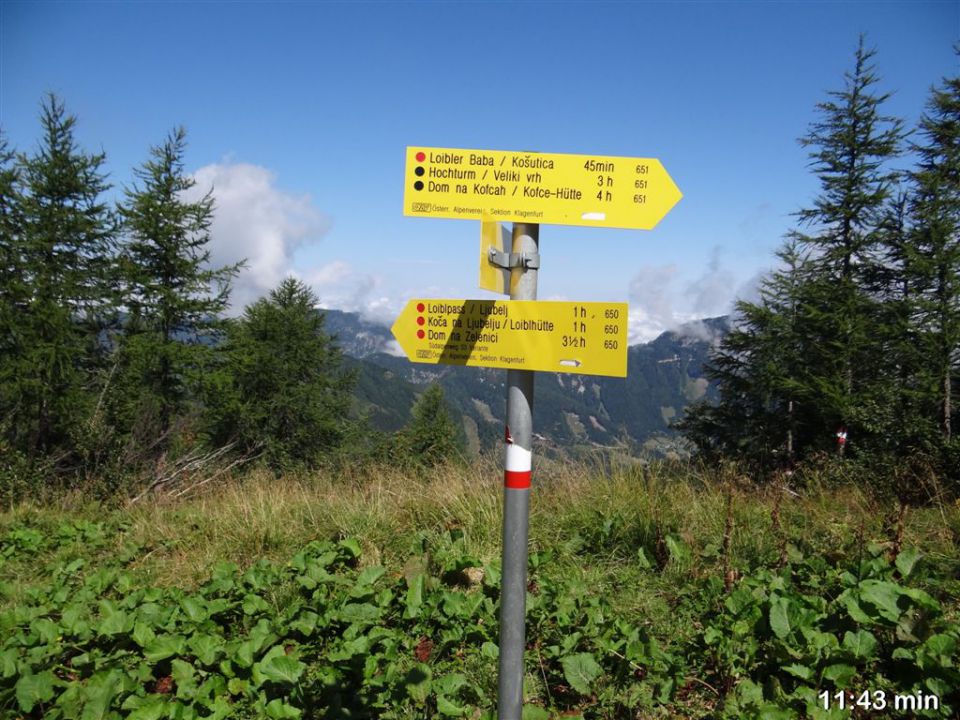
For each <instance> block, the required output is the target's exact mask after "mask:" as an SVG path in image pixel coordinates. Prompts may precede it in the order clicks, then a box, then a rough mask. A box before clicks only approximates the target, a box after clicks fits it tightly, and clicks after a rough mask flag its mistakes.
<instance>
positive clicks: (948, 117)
mask: <svg viewBox="0 0 960 720" xmlns="http://www.w3.org/2000/svg"><path fill="white" fill-rule="evenodd" d="M920 134H921V137H922V139H923V141H922V142H921V143H919V144H914V145H913V149H914V150H915V152H916V153H917V154H918V155H919V158H920V161H919V164H918V167H917V169H916V170H915V171H914V172H913V173H911V177H910V179H911V181H912V187H913V192H912V194H911V198H910V205H909V214H910V219H911V222H912V227H911V232H910V243H909V249H910V258H909V259H910V263H909V266H908V271H909V274H908V277H909V281H910V282H911V283H912V284H913V286H914V288H915V292H914V294H913V300H914V302H913V304H912V307H913V310H914V320H915V322H916V323H917V325H918V327H919V328H920V333H919V339H920V345H919V347H920V349H921V352H922V353H923V356H924V357H925V358H926V360H927V363H926V365H927V368H928V369H929V371H930V373H931V375H932V376H933V378H934V386H935V389H934V390H933V392H932V396H933V397H932V399H933V402H932V403H931V404H932V405H933V406H934V407H935V408H936V409H935V410H934V413H933V414H934V416H935V419H936V424H937V427H938V429H939V432H940V435H941V437H942V439H943V441H944V442H950V441H951V440H952V439H953V437H954V436H955V428H954V425H953V418H954V416H955V414H956V408H955V400H954V398H955V386H956V384H957V382H958V380H960V77H953V78H949V79H946V80H944V82H943V85H942V86H941V87H940V88H935V89H934V90H933V92H932V94H931V98H930V100H929V102H928V104H927V112H926V113H924V115H923V117H922V118H921V121H920Z"/></svg>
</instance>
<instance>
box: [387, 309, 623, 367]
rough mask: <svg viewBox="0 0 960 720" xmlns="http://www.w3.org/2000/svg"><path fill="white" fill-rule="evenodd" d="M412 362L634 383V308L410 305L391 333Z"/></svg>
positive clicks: (404, 310)
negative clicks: (630, 373) (630, 371)
mask: <svg viewBox="0 0 960 720" xmlns="http://www.w3.org/2000/svg"><path fill="white" fill-rule="evenodd" d="M391 330H392V331H393V336H394V337H395V338H396V339H397V342H399V343H400V347H402V348H403V351H404V353H406V355H407V357H408V358H409V359H410V360H412V361H413V362H421V363H432V364H437V363H440V364H444V365H469V366H474V367H490V368H512V369H517V370H542V371H547V372H550V371H552V372H573V373H579V374H582V375H608V376H612V377H626V375H627V304H626V303H602V302H543V301H536V300H528V301H527V300H525V301H521V300H433V299H426V298H424V299H418V300H410V301H409V302H408V303H407V305H406V307H405V308H404V309H403V312H401V313H400V317H398V318H397V321H396V322H395V323H394V324H393V327H392V328H391Z"/></svg>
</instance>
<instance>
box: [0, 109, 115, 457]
mask: <svg viewBox="0 0 960 720" xmlns="http://www.w3.org/2000/svg"><path fill="white" fill-rule="evenodd" d="M40 121H41V128H42V131H43V136H42V138H41V140H40V146H39V149H38V151H37V152H36V153H35V154H34V155H32V156H30V157H27V156H23V155H21V156H19V159H18V165H19V169H20V172H21V174H20V178H19V180H20V186H21V189H20V192H19V193H18V197H17V200H16V205H19V208H20V214H19V215H17V216H14V215H8V216H7V219H8V221H9V220H13V221H14V224H13V225H12V226H8V227H5V228H4V242H5V244H7V245H8V246H7V248H6V250H5V252H4V257H3V262H4V263H5V264H6V268H5V272H6V273H10V272H12V273H13V274H14V275H15V276H16V277H18V278H19V281H17V282H16V283H15V284H13V285H11V286H9V287H8V289H9V288H14V290H13V292H14V294H15V296H16V299H15V301H14V302H15V305H16V309H15V312H12V314H9V315H6V316H5V317H4V318H3V322H4V327H3V328H0V334H2V335H4V336H6V337H7V341H6V345H5V353H4V356H3V367H2V369H0V385H2V386H3V391H2V392H3V403H4V405H5V406H6V407H5V408H4V414H8V415H9V416H10V418H11V422H10V423H9V425H8V428H7V433H8V439H9V440H10V441H11V443H12V444H13V445H14V446H16V447H19V448H20V449H21V450H23V451H25V452H27V453H31V454H34V455H37V454H43V453H51V452H54V451H56V452H57V453H58V454H60V455H61V456H68V455H69V454H70V452H71V448H70V445H71V442H70V434H71V432H72V430H74V429H75V428H76V427H77V424H78V423H80V422H82V421H83V418H84V417H85V416H86V415H87V414H88V413H89V410H90V407H89V405H90V399H91V398H92V397H93V394H94V390H95V388H94V387H93V385H94V383H95V378H96V371H97V369H98V367H99V366H100V364H101V363H102V362H103V357H104V355H105V354H106V347H105V343H103V342H102V339H101V332H102V331H103V329H104V327H105V326H106V324H107V323H108V322H109V316H110V314H111V312H112V309H113V307H114V305H115V293H114V285H115V275H114V272H115V233H116V223H115V219H114V216H113V214H112V213H111V211H110V209H109V208H108V206H107V205H106V204H105V203H104V202H103V201H102V199H101V195H102V194H103V193H104V191H105V190H107V189H108V187H109V185H108V184H107V183H106V179H105V175H104V174H103V173H102V172H101V167H102V165H103V162H104V159H105V156H104V155H103V154H102V153H101V154H96V155H90V154H87V153H84V152H82V151H81V150H80V149H79V148H78V147H77V143H76V141H75V139H74V126H75V124H76V118H75V117H73V116H71V115H68V114H67V113H66V111H65V109H64V105H63V103H62V102H61V101H60V100H59V99H58V98H56V97H55V96H53V95H50V96H48V97H47V98H46V100H45V101H44V102H43V103H42V107H41V116H40ZM8 179H9V176H8ZM7 191H9V186H8V189H7ZM10 227H13V228H14V230H13V232H14V234H13V235H12V236H10V235H7V232H9V231H10ZM8 309H9V308H8Z"/></svg>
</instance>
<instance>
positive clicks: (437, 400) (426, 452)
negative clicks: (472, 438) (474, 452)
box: [396, 383, 464, 467]
mask: <svg viewBox="0 0 960 720" xmlns="http://www.w3.org/2000/svg"><path fill="white" fill-rule="evenodd" d="M411 415H412V417H411V420H410V422H409V424H408V425H407V426H406V427H405V428H403V430H401V431H400V432H399V433H398V435H397V439H396V447H397V453H398V460H399V461H400V462H403V463H407V464H410V465H413V466H419V467H432V466H434V465H438V464H440V463H442V462H446V461H451V460H457V459H459V458H462V457H463V449H464V439H463V430H462V429H461V428H460V427H459V426H458V425H457V424H456V423H455V422H454V421H453V419H452V418H451V417H450V411H449V410H448V409H447V404H446V401H445V400H444V396H443V388H441V387H440V386H439V385H438V384H436V383H434V384H433V385H431V386H430V387H428V388H427V389H426V391H424V393H423V395H421V396H420V397H419V398H417V401H416V403H415V404H414V406H413V409H412V410H411Z"/></svg>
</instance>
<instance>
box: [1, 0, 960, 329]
mask: <svg viewBox="0 0 960 720" xmlns="http://www.w3.org/2000/svg"><path fill="white" fill-rule="evenodd" d="M860 33H865V34H866V38H867V44H868V45H869V46H872V47H875V48H876V49H877V56H876V58H875V62H876V65H877V68H878V71H879V74H880V76H881V78H882V81H881V84H880V89H881V90H889V91H893V92H894V96H893V97H892V98H891V100H890V101H889V103H888V104H887V105H886V109H887V111H888V112H889V113H891V114H895V115H898V116H901V117H903V118H904V120H905V121H906V122H907V124H908V125H909V126H913V125H914V124H915V123H916V121H917V119H918V118H919V116H920V113H921V112H922V111H923V106H924V103H925V102H926V100H927V97H928V94H929V90H930V88H931V86H933V85H935V84H938V83H939V82H940V80H941V78H943V77H944V76H947V75H955V74H956V73H957V72H958V63H957V58H956V56H955V55H954V53H953V50H952V46H953V45H954V43H957V42H958V41H960V3H958V2H957V1H956V0H951V1H950V2H923V1H917V0H914V1H911V2H655V3H654V2H591V3H580V2H563V3H560V2H516V3H510V2H482V3H481V2H476V3H464V2H447V3H441V2H409V3H401V2H350V3H328V2H272V3H268V2H198V3H188V2H81V1H75V2H39V1H32V2H12V1H7V0H4V1H3V2H2V3H0V126H2V128H3V131H4V132H5V133H6V134H7V135H8V137H9V139H10V142H11V143H12V144H13V145H14V146H15V147H16V148H17V149H19V150H22V151H26V152H32V151H33V150H34V149H35V148H36V142H37V137H38V122H37V116H38V110H39V103H40V100H41V98H42V97H43V95H44V93H46V92H48V91H52V92H55V93H56V94H58V95H59V96H60V97H61V98H62V99H63V100H64V101H65V103H66V105H67V108H68V110H69V111H70V112H72V113H74V114H76V115H77V116H78V127H77V136H78V139H79V141H80V144H81V145H82V146H83V147H84V148H85V149H87V150H90V151H98V150H101V149H102V150H104V151H105V152H106V153H107V170H108V171H109V173H110V179H111V181H112V182H113V183H114V185H115V187H116V188H117V190H116V191H115V192H116V194H117V196H118V197H119V189H120V188H122V187H123V186H124V185H128V184H129V183H130V182H131V178H132V172H131V171H132V169H133V168H134V167H135V166H137V165H139V164H140V163H142V162H143V161H144V159H145V158H146V157H147V153H148V148H149V146H151V145H154V144H157V143H160V142H161V141H162V140H163V138H164V136H165V135H166V133H167V132H168V131H169V130H170V129H171V128H173V127H174V126H176V125H183V126H185V127H186V129H187V133H188V141H189V143H190V145H189V149H188V154H187V157H186V164H187V168H188V169H189V170H190V171H191V172H193V173H196V177H197V179H198V181H199V183H200V187H201V188H202V189H203V190H206V189H209V188H210V187H211V186H212V187H213V188H214V195H215V197H216V200H217V205H218V211H217V219H216V223H215V226H214V240H213V247H214V257H215V259H216V260H217V261H218V262H228V261H232V260H235V259H238V258H241V257H246V258H247V259H248V262H249V264H250V269H249V270H248V271H246V272H245V274H244V275H243V276H242V277H241V278H239V279H238V281H237V285H236V290H235V299H236V305H237V307H238V308H239V307H242V305H243V303H245V302H249V301H251V300H253V299H254V298H256V297H257V296H259V295H261V294H263V293H265V292H266V291H267V290H269V289H270V288H271V287H273V286H275V285H276V283H277V282H279V280H280V279H282V277H284V276H285V275H287V274H294V275H296V276H298V277H301V278H303V279H304V280H305V281H307V282H309V283H310V284H311V285H312V286H313V287H314V289H315V291H316V292H317V294H318V295H319V297H320V299H321V303H322V304H324V305H325V306H328V307H340V308H344V309H348V310H357V311H361V312H363V313H365V314H366V315H367V316H368V317H371V318H375V319H379V320H381V321H383V322H386V323H389V322H390V321H391V320H392V319H393V318H394V317H395V316H396V315H397V314H398V313H399V310H400V308H401V307H402V306H403V304H404V303H405V302H406V300H407V299H409V298H413V297H421V296H426V297H451V298H456V297H461V298H463V297H489V295H488V294H487V293H485V292H484V291H481V290H479V289H478V288H477V271H478V270H477V259H476V258H477V254H478V243H479V233H480V228H479V223H477V222H473V221H464V220H441V219H426V218H408V217H404V215H403V212H402V197H403V182H404V167H403V165H404V152H405V148H406V146H407V145H423V146H432V147H452V148H477V149H491V150H539V151H542V152H557V153H584V154H597V155H622V156H635V157H656V158H659V159H660V160H661V161H662V162H663V164H664V166H665V167H666V169H667V171H668V172H669V173H670V174H671V176H672V177H673V179H674V181H675V182H676V183H677V185H678V186H679V187H680V189H681V191H682V192H683V194H684V197H683V199H682V200H681V201H680V203H679V204H678V205H677V206H676V207H675V208H674V209H673V210H672V212H671V213H670V214H668V215H667V217H666V218H665V219H664V220H663V221H662V222H661V223H660V224H659V225H658V226H657V227H656V228H655V229H654V230H652V231H637V230H611V229H594V228H585V227H562V226H555V225H544V226H542V227H541V231H540V234H541V256H542V265H541V272H540V279H539V296H540V298H541V299H569V300H606V301H627V302H629V303H630V307H631V336H632V338H633V339H634V340H640V339H649V338H650V337H652V336H654V335H655V334H656V333H657V332H658V331H660V330H662V329H664V328H667V327H670V326H671V325H673V324H674V323H676V322H678V321H681V320H685V319H689V318H693V317H702V316H709V315H717V314H722V313H724V312H728V311H729V309H730V306H731V303H732V301H733V299H734V297H736V296H737V295H738V294H739V295H749V294H750V292H751V288H752V287H753V286H755V283H756V279H757V277H758V276H759V275H760V274H761V273H763V272H765V271H766V270H767V269H769V268H770V267H771V265H772V264H773V262H774V256H773V253H774V251H775V250H776V248H777V247H778V246H779V245H780V243H781V240H782V238H783V235H784V233H785V232H786V231H787V230H789V229H790V228H791V227H793V226H794V220H793V218H792V217H791V213H793V212H794V211H796V210H797V209H799V208H800V207H803V206H805V205H808V204H809V203H810V201H811V199H812V198H813V196H814V195H815V193H816V192H817V183H816V179H815V178H814V177H813V176H812V175H811V174H810V172H809V169H808V159H807V156H806V151H805V150H804V149H803V148H801V147H800V146H799V145H798V143H797V138H798V137H800V136H801V135H803V134H805V133H806V132H807V129H808V127H809V124H810V123H811V122H812V121H813V120H815V119H816V117H817V116H816V114H815V105H816V103H818V102H820V101H823V100H825V99H826V97H827V95H826V94H827V92H828V91H830V90H838V89H841V88H842V84H843V73H844V72H845V71H846V70H848V69H850V68H851V67H852V59H853V53H854V49H855V47H856V44H857V38H858V36H859V34H860ZM906 162H907V161H906V160H904V161H903V163H904V164H906Z"/></svg>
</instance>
